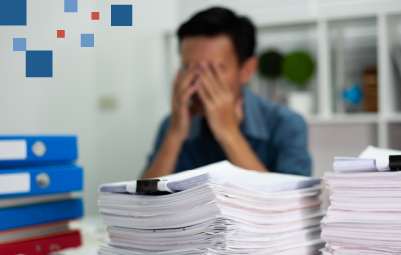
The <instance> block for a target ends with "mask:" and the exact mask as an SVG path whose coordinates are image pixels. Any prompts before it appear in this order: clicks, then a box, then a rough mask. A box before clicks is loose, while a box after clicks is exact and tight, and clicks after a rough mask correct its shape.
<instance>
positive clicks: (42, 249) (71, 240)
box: [0, 230, 82, 255]
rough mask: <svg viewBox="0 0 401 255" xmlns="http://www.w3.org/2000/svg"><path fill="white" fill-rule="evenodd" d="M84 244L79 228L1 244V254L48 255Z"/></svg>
mask: <svg viewBox="0 0 401 255" xmlns="http://www.w3.org/2000/svg"><path fill="white" fill-rule="evenodd" d="M81 244H82V241H81V235H80V233H79V231H78V230H74V231H68V232H63V233H59V234H56V235H52V236H47V237H42V238H36V239H29V240H25V241H21V242H14V243H8V244H2V245H0V254H25V255H46V254H50V253H51V254H53V253H56V252H58V251H60V250H63V249H66V248H72V247H78V246H80V245H81Z"/></svg>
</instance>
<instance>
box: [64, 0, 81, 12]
mask: <svg viewBox="0 0 401 255" xmlns="http://www.w3.org/2000/svg"><path fill="white" fill-rule="evenodd" d="M64 12H78V0H64Z"/></svg>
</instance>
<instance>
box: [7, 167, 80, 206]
mask: <svg viewBox="0 0 401 255" xmlns="http://www.w3.org/2000/svg"><path fill="white" fill-rule="evenodd" d="M83 181H84V175H83V169H82V167H80V166H76V165H55V166H35V167H27V168H15V169H8V170H1V171H0V185H1V184H2V183H3V185H2V186H1V187H0V198H6V197H16V196H31V195H43V194H53V193H66V192H72V191H81V190H82V189H83ZM7 184H8V188H7V187H6V185H7Z"/></svg>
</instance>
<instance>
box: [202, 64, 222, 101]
mask: <svg viewBox="0 0 401 255" xmlns="http://www.w3.org/2000/svg"><path fill="white" fill-rule="evenodd" d="M212 68H213V67H212V66H211V65H210V64H207V65H206V64H204V65H203V68H202V74H203V76H204V80H205V82H206V81H207V84H206V85H209V86H208V87H209V90H210V91H211V92H212V93H213V94H218V93H220V92H221V91H222V90H221V88H220V85H219V81H218V79H217V78H216V77H215V75H214V74H213V70H212Z"/></svg>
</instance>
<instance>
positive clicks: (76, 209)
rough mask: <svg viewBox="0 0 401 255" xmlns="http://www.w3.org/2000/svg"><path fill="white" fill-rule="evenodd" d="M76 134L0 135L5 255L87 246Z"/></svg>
mask: <svg viewBox="0 0 401 255" xmlns="http://www.w3.org/2000/svg"><path fill="white" fill-rule="evenodd" d="M77 155H78V153H77V139H76V137H75V136H18V137H14V136H3V137H0V254H10V255H14V254H35V255H45V254H49V253H52V252H58V251H60V250H63V249H66V248H71V247H77V246H79V245H81V235H80V232H79V231H78V230H71V229H70V228H69V222H70V221H71V220H73V219H76V218H80V217H82V215H83V205H82V200H81V199H80V198H79V197H78V196H76V193H72V192H76V191H81V190H82V188H83V169H82V168H81V167H79V166H76V165H74V164H73V162H74V161H75V160H76V159H77Z"/></svg>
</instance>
